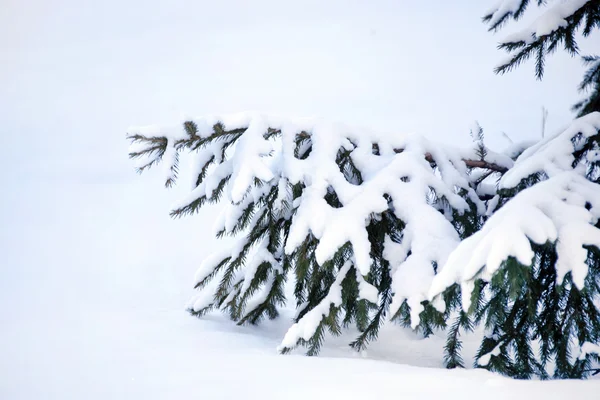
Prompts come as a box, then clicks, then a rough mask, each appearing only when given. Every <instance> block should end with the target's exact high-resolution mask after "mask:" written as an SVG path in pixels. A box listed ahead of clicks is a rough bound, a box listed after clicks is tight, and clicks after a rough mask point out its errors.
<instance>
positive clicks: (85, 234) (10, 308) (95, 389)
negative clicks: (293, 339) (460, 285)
mask: <svg viewBox="0 0 600 400" xmlns="http://www.w3.org/2000/svg"><path fill="white" fill-rule="evenodd" d="M132 175H133V174H132ZM131 178H132V179H134V178H136V177H134V176H131ZM153 178H155V177H152V176H149V177H148V178H147V179H146V177H141V178H138V179H136V182H134V183H132V182H131V181H130V180H126V181H124V182H123V183H92V184H86V183H60V182H58V181H48V180H46V181H45V182H42V181H38V182H35V183H33V182H32V183H31V184H29V185H24V186H22V187H21V188H20V189H19V190H16V191H6V192H5V193H3V207H2V214H0V216H1V217H2V224H1V225H0V244H1V245H0V247H1V250H2V260H3V262H2V271H3V278H2V279H1V280H0V304H2V308H1V309H0V326H1V329H0V398H1V399H83V398H85V399H188V398H198V399H221V398H223V399H231V398H257V399H271V398H273V399H275V398H277V399H295V398H298V399H306V398H311V397H312V398H346V399H354V398H356V399H363V398H366V397H367V396H374V397H377V398H403V399H432V398H442V397H443V398H446V399H471V398H473V399H475V398H486V399H506V398H515V399H526V398H544V399H562V398H565V397H566V396H570V397H573V398H579V399H593V398H594V396H597V393H598V392H599V391H600V380H597V379H596V380H589V381H585V382H582V381H562V382H521V381H512V380H509V379H506V378H503V377H500V376H497V375H494V374H491V373H488V372H485V371H481V370H468V371H460V370H454V371H447V370H444V369H441V368H440V366H441V363H442V360H441V356H442V351H441V348H442V346H443V339H442V338H441V337H440V338H438V337H434V338H429V339H427V340H421V339H420V338H419V337H417V336H415V335H413V334H412V333H411V332H409V331H407V330H404V329H401V328H399V327H388V328H387V329H386V330H385V331H384V332H383V333H382V336H381V338H380V340H379V341H378V342H376V343H375V344H373V345H372V346H371V348H370V349H369V351H368V352H367V353H366V354H362V355H357V354H355V353H353V352H351V351H350V350H349V348H348V347H347V346H346V345H345V344H344V342H345V341H347V340H348V338H336V339H330V340H329V341H328V342H327V344H326V346H325V348H324V350H323V352H322V355H321V356H319V357H313V358H311V357H305V356H303V355H301V354H294V355H287V356H281V355H278V354H277V352H276V347H277V345H278V344H279V342H280V340H281V338H282V336H283V334H284V333H285V329H286V328H287V327H288V326H289V319H288V318H289V316H286V315H284V316H283V317H282V320H281V321H280V322H268V323H265V324H264V325H262V326H260V327H238V326H235V325H233V324H232V323H230V322H229V321H228V320H227V319H225V318H223V317H222V316H220V315H211V316H208V317H206V318H205V319H202V320H198V319H196V318H192V317H190V316H189V315H188V314H187V313H185V312H184V311H183V305H184V304H185V301H186V300H187V298H188V296H189V295H190V294H192V293H193V292H192V291H191V290H190V289H189V286H190V282H191V278H192V276H193V273H194V270H195V269H196V267H197V266H198V264H199V263H200V261H201V259H202V257H203V255H205V254H206V253H207V252H208V251H209V250H210V249H212V248H214V247H215V245H217V244H216V242H214V241H213V240H212V239H210V238H209V237H208V236H207V234H206V231H210V229H207V227H206V226H205V224H206V221H208V220H210V219H211V213H213V211H214V210H207V212H206V213H205V214H204V215H203V216H198V217H194V218H188V219H184V220H176V221H173V220H170V219H169V218H168V216H167V213H166V212H161V211H165V210H166V209H167V207H168V205H169V203H170V199H172V196H171V195H172V193H169V192H167V191H163V190H160V188H157V187H156V186H155V185H153V184H151V183H154V182H151V181H154V179H153ZM473 351H474V349H473V348H472V346H469V345H468V344H467V346H466V353H467V355H468V354H472V353H473Z"/></svg>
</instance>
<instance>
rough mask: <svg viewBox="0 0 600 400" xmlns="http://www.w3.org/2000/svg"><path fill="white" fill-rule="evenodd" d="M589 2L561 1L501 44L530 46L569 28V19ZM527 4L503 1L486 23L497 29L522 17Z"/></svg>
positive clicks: (489, 12)
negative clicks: (509, 21) (512, 19)
mask: <svg viewBox="0 0 600 400" xmlns="http://www.w3.org/2000/svg"><path fill="white" fill-rule="evenodd" d="M588 2H589V0H560V1H554V3H555V4H553V5H552V6H550V7H548V8H547V9H546V10H544V12H543V13H542V14H541V15H539V16H538V17H537V18H536V19H535V20H534V21H533V22H532V23H531V24H530V25H529V26H528V27H527V28H525V29H522V30H519V31H517V32H514V33H512V34H510V35H508V36H506V37H505V38H504V39H503V40H502V41H501V43H518V42H523V43H525V44H530V43H533V42H534V41H536V40H537V39H538V38H540V37H542V36H547V35H550V34H552V33H553V32H555V31H557V30H558V29H560V28H561V27H565V26H567V18H569V17H570V16H572V15H573V14H574V13H576V12H577V11H578V10H579V9H580V8H581V7H583V6H584V5H585V4H586V3H588ZM523 3H527V2H525V1H523V0H503V1H501V2H499V3H498V4H497V5H496V6H495V7H493V8H492V9H491V10H489V11H488V13H487V14H486V21H487V23H488V25H489V26H490V27H491V28H492V29H496V28H497V27H498V26H499V25H501V24H502V23H503V22H504V21H505V20H506V19H507V18H510V17H512V16H517V15H518V16H520V15H521V13H522V12H523V11H524V8H525V5H524V4H523Z"/></svg>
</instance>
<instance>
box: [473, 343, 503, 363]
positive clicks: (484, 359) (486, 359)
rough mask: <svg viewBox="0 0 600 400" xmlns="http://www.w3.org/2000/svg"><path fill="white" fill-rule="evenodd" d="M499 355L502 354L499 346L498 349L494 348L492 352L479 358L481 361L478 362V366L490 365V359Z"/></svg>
mask: <svg viewBox="0 0 600 400" xmlns="http://www.w3.org/2000/svg"><path fill="white" fill-rule="evenodd" d="M498 354H500V345H497V346H496V347H494V348H493V349H492V351H490V352H489V353H486V354H484V355H482V356H481V357H479V360H477V364H479V365H482V366H483V365H488V364H489V363H490V359H491V358H492V356H497V355H498Z"/></svg>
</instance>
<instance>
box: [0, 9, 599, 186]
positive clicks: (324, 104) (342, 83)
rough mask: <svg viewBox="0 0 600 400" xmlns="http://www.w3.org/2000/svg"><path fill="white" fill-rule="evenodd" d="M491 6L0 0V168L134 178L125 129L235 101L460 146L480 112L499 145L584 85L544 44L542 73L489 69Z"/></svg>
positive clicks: (30, 174)
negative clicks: (487, 14) (486, 19)
mask: <svg viewBox="0 0 600 400" xmlns="http://www.w3.org/2000/svg"><path fill="white" fill-rule="evenodd" d="M489 6H490V4H488V2H487V1H483V2H474V1H467V0H463V1H452V2H449V1H441V0H440V1H428V2H417V1H402V0H389V1H357V0H355V1H313V0H308V1H296V2H290V1H281V0H279V1H264V0H254V1H241V0H239V1H228V0H219V1H205V0H201V1H181V0H176V1H169V2H165V1H157V0H146V1H141V0H133V1H121V0H119V1H116V0H105V1H89V0H88V1H86V0H61V1H59V0H55V1H47V0H46V1H42V0H29V1H27V0H2V1H1V2H0V49H1V50H2V51H0V120H1V121H2V128H0V133H1V139H2V143H3V144H4V148H5V149H10V150H9V151H7V152H5V154H4V156H3V157H2V160H1V161H0V166H2V167H3V170H4V171H7V169H8V171H12V172H11V173H10V174H9V175H10V176H9V179H11V180H16V181H20V182H23V181H29V180H34V181H35V180H37V179H38V178H43V179H46V180H47V179H53V180H55V179H57V180H65V179H68V180H72V179H74V180H76V181H77V182H82V181H83V182H95V181H101V182H111V181H123V180H127V181H129V180H133V179H135V177H134V175H133V174H132V173H131V169H132V166H131V164H130V163H129V162H128V161H127V159H126V155H125V153H126V148H127V143H126V142H125V140H124V135H125V131H126V129H127V127H129V126H131V125H140V124H152V123H166V124H172V123H174V122H176V121H179V119H180V117H181V116H182V115H205V114H211V113H218V114H222V113H227V112H237V111H244V110H256V111H261V112H276V113H282V114H290V115H295V116H320V117H325V118H328V119H332V120H335V121H342V122H347V123H351V124H358V125H362V126H368V127H372V128H376V129H384V130H386V131H392V132H419V133H423V134H425V135H428V136H430V137H435V138H439V139H441V140H444V141H446V142H450V143H464V144H468V141H469V136H468V130H469V127H470V126H471V123H472V121H473V120H478V121H479V122H480V123H481V125H482V126H483V127H484V129H485V130H486V133H487V138H488V140H487V142H488V145H490V146H496V147H501V146H504V145H505V144H506V142H505V141H504V140H503V139H502V138H501V137H500V135H499V133H500V132H501V131H505V132H507V133H508V134H509V135H510V136H511V137H513V138H515V139H518V138H531V137H536V136H538V135H539V131H540V115H541V112H540V109H541V106H542V105H544V106H545V107H547V108H548V110H549V121H548V130H549V131H552V130H553V129H557V127H560V126H562V125H563V124H564V123H566V122H568V120H569V118H571V113H570V111H569V108H570V106H571V104H572V103H573V102H575V101H576V100H577V99H578V95H577V93H576V85H577V83H578V82H579V80H580V77H581V71H582V67H581V66H580V63H579V61H578V60H577V59H571V58H570V57H568V56H566V55H564V54H559V55H555V56H552V57H550V58H549V59H548V63H547V73H546V77H545V80H544V81H543V82H541V83H540V82H537V81H535V79H534V76H533V65H532V64H531V63H528V64H527V65H524V66H523V67H522V68H520V69H518V70H517V71H515V72H513V73H511V74H509V75H506V76H496V75H494V74H493V72H492V69H493V66H494V65H495V64H497V63H498V62H499V61H500V60H501V59H502V58H503V57H504V54H503V53H501V52H500V51H498V50H496V48H495V45H496V42H497V40H498V36H494V35H493V34H491V33H488V32H487V31H486V27H485V25H484V24H483V23H482V22H481V19H480V17H481V15H482V14H483V12H484V11H485V10H486V9H487V8H489ZM509 28H510V27H509ZM506 33H508V32H506V31H505V32H501V33H500V35H503V34H506ZM595 39H597V38H595ZM595 39H594V40H595ZM581 44H582V49H583V51H584V53H585V50H586V49H590V48H592V50H593V49H594V47H595V48H596V50H597V49H598V46H597V45H598V42H597V41H596V42H595V43H592V42H591V39H590V40H588V41H586V42H582V43H581ZM2 164H6V165H2ZM40 165H43V168H40Z"/></svg>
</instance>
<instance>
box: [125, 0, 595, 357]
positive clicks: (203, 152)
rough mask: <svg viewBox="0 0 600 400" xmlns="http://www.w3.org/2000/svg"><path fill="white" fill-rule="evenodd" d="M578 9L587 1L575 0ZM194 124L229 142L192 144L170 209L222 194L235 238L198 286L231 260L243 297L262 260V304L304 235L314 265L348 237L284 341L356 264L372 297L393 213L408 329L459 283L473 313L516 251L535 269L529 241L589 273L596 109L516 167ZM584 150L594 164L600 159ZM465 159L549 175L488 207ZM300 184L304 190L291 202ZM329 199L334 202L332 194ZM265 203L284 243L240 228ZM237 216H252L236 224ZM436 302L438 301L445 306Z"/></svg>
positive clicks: (288, 129)
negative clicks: (344, 253) (464, 225)
mask: <svg viewBox="0 0 600 400" xmlns="http://www.w3.org/2000/svg"><path fill="white" fill-rule="evenodd" d="M575 3H577V4H579V3H578V2H576V1H572V2H570V4H571V5H573V4H575ZM507 4H508V3H507ZM507 7H508V6H507ZM560 15H563V14H560ZM217 122H220V123H221V124H222V127H223V128H222V129H221V130H220V131H219V132H217V131H216V130H214V129H213V127H214V126H215V123H217ZM194 123H195V124H196V126H197V127H198V129H197V131H198V133H197V135H198V136H196V137H195V139H194V140H196V139H197V138H198V137H200V138H202V139H204V138H207V137H209V136H210V135H217V134H219V135H223V137H227V135H230V136H229V137H230V139H231V137H234V139H233V141H232V140H230V139H225V140H222V139H221V138H218V139H214V140H212V141H208V142H205V143H203V145H202V146H200V147H199V148H197V149H194V151H195V152H196V154H195V165H194V166H193V168H194V171H195V174H196V176H201V177H202V179H198V182H197V183H199V184H197V185H196V184H195V185H193V189H192V191H191V192H190V193H189V194H188V195H187V196H185V197H184V198H183V199H181V201H180V202H179V203H178V204H177V205H176V206H175V209H176V210H181V209H186V207H191V205H193V204H194V202H197V201H198V200H202V199H205V198H206V199H209V200H211V201H217V200H218V198H221V194H222V197H223V199H224V202H225V203H226V207H225V210H224V211H223V213H222V215H221V217H220V218H219V220H218V221H217V226H216V229H215V230H216V232H219V233H221V234H222V233H226V234H232V233H233V234H239V237H238V239H237V242H236V245H235V246H234V247H233V249H229V250H228V251H227V252H225V253H223V254H219V255H217V256H216V257H214V258H210V259H207V260H205V262H204V263H203V266H202V268H201V269H200V270H199V272H198V274H197V275H196V284H198V285H199V286H203V284H204V282H205V281H206V280H207V278H210V277H212V276H214V275H216V274H217V273H218V272H219V271H218V270H219V269H220V268H222V267H223V266H224V265H226V264H228V263H230V265H231V263H233V265H236V266H237V265H238V264H239V266H237V267H236V271H235V275H234V276H232V277H230V278H231V282H233V283H232V285H233V286H235V289H232V291H231V293H230V294H229V295H230V296H233V295H235V293H240V292H242V293H243V292H245V291H248V289H249V288H250V284H251V281H252V279H253V277H254V275H255V274H256V272H257V270H258V269H259V267H260V266H261V265H262V266H264V265H270V266H271V267H270V269H269V270H268V271H269V272H268V275H267V278H266V280H265V283H264V284H263V286H262V290H259V291H256V294H254V298H253V299H249V301H248V304H247V306H246V313H247V312H249V311H251V310H252V308H253V307H256V306H258V304H260V303H262V302H263V301H264V299H265V296H266V295H267V292H268V291H269V289H270V287H271V286H272V285H273V282H274V279H275V276H276V275H275V274H279V273H282V272H283V270H282V269H281V266H280V265H279V264H280V263H281V260H282V257H283V256H284V255H285V254H287V255H291V254H294V252H295V251H296V250H297V249H298V248H299V247H300V246H301V245H302V244H303V243H305V241H306V240H307V239H310V238H314V239H316V240H317V246H316V249H315V258H316V261H317V263H318V264H319V265H323V264H324V263H325V262H327V261H329V260H331V259H332V258H334V257H335V255H336V253H337V252H338V251H339V250H340V249H341V248H342V247H343V246H345V245H346V244H348V243H349V244H350V245H351V253H352V254H351V257H350V258H349V259H347V261H346V262H345V263H344V264H343V267H342V268H341V269H340V270H339V271H337V275H336V280H335V283H334V284H333V285H332V286H331V287H330V288H329V291H328V294H327V295H326V297H325V298H324V299H323V300H322V301H321V302H320V303H319V304H317V305H316V306H315V307H314V308H313V309H312V310H310V311H309V312H307V313H306V314H305V315H304V316H303V317H302V318H301V319H300V320H298V321H297V323H296V324H294V325H293V326H292V327H291V328H290V330H289V331H288V333H287V334H286V335H285V338H284V340H283V342H282V346H283V347H282V348H290V347H293V346H295V344H296V343H297V342H298V340H300V339H304V340H308V339H309V338H310V337H311V336H312V335H313V334H314V333H315V330H316V329H317V327H318V325H319V323H320V321H321V320H322V318H323V316H324V315H326V314H327V313H328V312H329V310H330V307H331V306H332V305H333V306H339V304H340V302H341V300H340V298H341V282H342V280H343V279H344V277H345V276H346V275H347V273H348V272H349V271H350V269H351V268H355V270H356V276H357V278H356V279H357V283H358V286H359V291H360V297H361V298H363V299H366V300H368V301H369V302H372V303H377V302H378V297H379V293H378V291H377V288H375V287H374V286H372V285H371V284H369V283H368V282H367V281H366V280H365V279H364V277H365V276H367V275H368V274H369V273H370V271H371V269H372V266H373V260H372V258H371V251H372V247H371V246H372V244H371V242H370V241H369V237H368V234H367V229H366V228H367V226H368V225H369V224H370V223H371V221H373V220H377V219H378V218H379V219H380V218H383V217H384V215H387V214H385V213H390V215H393V216H394V217H395V218H397V219H398V220H400V221H401V222H402V224H403V229H402V235H401V237H399V238H397V237H396V238H391V237H389V236H388V237H386V239H385V243H384V251H383V257H384V258H385V259H386V260H387V261H388V262H389V264H390V275H391V277H392V283H391V287H392V292H393V300H392V304H391V306H390V311H389V313H390V315H394V313H395V312H396V311H397V310H398V308H399V307H400V306H401V305H402V304H403V302H404V301H406V302H407V304H408V305H409V306H410V309H411V324H412V326H413V327H416V326H417V325H418V324H419V314H420V313H421V311H422V310H423V305H422V303H423V302H424V301H426V300H431V299H434V297H436V296H437V295H438V294H440V293H441V292H443V291H444V290H445V289H446V288H447V287H449V286H451V285H452V284H454V283H459V284H461V285H462V286H463V307H464V308H465V309H468V308H469V301H470V296H469V295H468V294H470V292H471V289H472V287H473V281H474V279H476V278H482V279H484V280H490V279H491V277H492V275H493V274H494V273H495V272H496V271H497V270H498V269H499V268H500V266H501V264H502V263H503V261H505V260H506V259H507V258H508V257H514V258H516V259H517V260H518V261H519V262H520V263H521V264H523V265H530V264H531V263H532V258H533V251H532V248H531V243H530V242H534V243H538V244H544V243H546V242H556V243H557V246H556V251H557V254H558V262H557V272H558V280H559V282H560V281H562V279H563V278H564V276H565V275H566V274H567V273H568V272H572V276H573V282H574V284H575V285H576V286H577V287H579V288H582V287H583V284H584V280H585V277H586V276H587V265H586V262H585V261H586V256H587V250H586V249H585V248H584V247H583V246H586V245H593V246H600V231H599V230H597V229H596V228H595V227H594V226H593V224H595V223H596V221H597V220H598V218H599V217H600V189H599V186H598V185H596V184H594V183H591V182H590V181H588V180H587V179H586V178H585V177H584V176H582V174H583V173H584V172H585V171H584V167H583V166H582V167H578V168H575V169H574V168H573V163H574V156H573V152H574V151H577V150H580V149H581V148H582V146H583V145H584V144H585V143H587V139H588V138H589V137H591V136H593V135H596V134H597V132H598V130H600V113H593V114H589V115H587V116H585V117H583V118H579V119H577V120H575V121H574V122H573V123H572V125H571V126H570V127H569V128H567V129H566V130H565V131H564V132H563V133H561V134H560V135H557V136H555V137H549V138H547V139H545V140H543V141H541V142H540V143H538V144H535V145H532V146H529V147H528V148H527V149H526V150H524V151H523V152H522V154H521V155H520V156H519V157H518V158H517V160H516V162H514V165H513V161H512V160H511V158H510V157H509V156H507V155H503V154H500V153H494V152H492V151H489V152H487V153H486V155H485V160H482V159H480V157H483V156H482V155H481V154H478V152H477V151H476V149H453V148H450V147H447V146H439V145H436V144H434V143H431V142H429V141H428V140H427V139H426V138H424V137H422V136H419V135H414V134H411V135H399V134H394V135H384V134H380V133H376V132H371V131H368V130H364V129H355V128H351V127H348V126H345V125H340V124H330V123H325V122H322V121H319V120H296V121H292V120H286V119H282V118H274V117H266V116H262V115H257V114H241V115H235V116H231V117H219V118H216V117H207V118H199V119H196V120H194ZM233 130H235V131H233ZM131 132H133V133H136V132H142V130H137V131H136V130H133V131H130V134H132V133H131ZM151 133H152V134H153V136H156V135H158V134H161V135H164V137H165V138H166V139H167V142H166V145H167V148H166V149H168V152H166V153H167V157H168V158H167V157H164V158H165V159H164V160H163V161H166V162H167V167H168V170H169V171H174V169H173V164H174V163H175V162H176V160H177V158H178V152H179V151H181V148H180V147H178V143H183V141H185V140H186V135H185V132H184V133H183V134H182V133H181V129H180V130H179V132H176V131H173V133H172V134H171V133H169V134H166V135H165V130H160V129H159V130H156V129H155V130H153V131H152V132H151ZM187 139H189V138H187ZM162 140H163V142H164V138H163V139H162ZM227 140H229V142H227ZM157 141H158V142H160V140H159V138H157ZM163 142H160V143H163ZM155 143H156V141H155V142H150V143H149V144H148V146H151V145H155ZM225 143H228V144H225ZM229 145H231V146H230V147H224V146H229ZM181 147H184V146H181ZM171 149H172V150H171ZM591 153H592V152H589V154H591ZM596 153H597V152H596ZM596 153H594V154H596ZM589 154H588V161H595V160H596V159H597V158H598V157H597V154H596V156H595V157H596V158H594V156H593V155H592V156H590V155H589ZM149 156H154V155H153V154H150V155H149ZM340 157H347V160H348V162H350V161H351V167H349V166H348V165H346V167H342V166H341V165H340V163H339V160H340ZM590 157H592V158H590ZM465 159H471V160H476V161H478V162H484V161H485V162H488V163H494V164H496V165H499V166H501V167H502V168H504V169H508V172H507V173H505V174H504V176H503V178H502V179H501V180H500V188H504V189H510V188H514V187H515V186H517V185H518V184H519V183H520V182H521V181H522V180H523V179H525V178H527V177H529V176H531V175H533V174H539V175H540V176H541V177H542V178H548V179H547V180H546V181H543V182H541V183H538V184H535V185H533V186H531V187H529V188H527V189H525V190H523V191H522V192H520V193H519V194H517V195H516V196H515V197H514V198H512V199H510V200H509V201H508V202H507V203H506V204H504V205H503V206H502V207H501V208H500V209H499V210H498V211H495V209H496V206H497V204H498V201H499V197H498V196H496V195H495V194H496V193H494V191H493V190H492V189H493V185H490V186H489V187H487V188H486V190H485V194H486V195H492V197H491V198H492V201H491V202H488V203H486V202H485V201H483V200H481V199H480V197H479V195H478V194H477V191H476V189H479V191H480V192H481V188H477V187H476V186H477V184H475V183H474V180H473V179H472V177H471V176H470V173H471V171H474V170H473V169H472V168H469V167H467V165H466V164H465V162H464V160H465ZM582 164H585V163H582ZM203 173H204V174H205V176H204V175H202V174H203ZM475 176H477V175H475ZM169 178H170V179H174V178H175V176H174V175H173V174H171V175H169ZM292 187H294V188H296V189H295V194H294V196H296V197H295V198H294V199H292V190H291V188H292ZM217 189H218V191H217ZM216 194H219V196H216ZM271 194H272V196H271ZM332 195H334V196H335V198H336V202H339V204H337V205H335V204H332V203H331V200H330V201H328V200H326V197H327V196H332ZM269 196H271V197H269ZM467 200H468V201H467ZM267 201H268V202H269V205H273V207H272V211H270V212H272V214H274V215H270V216H269V218H272V219H273V221H281V220H285V221H288V222H289V232H288V233H287V234H286V237H285V238H284V240H282V241H281V243H279V244H277V245H272V244H271V245H268V243H267V241H266V240H263V239H261V240H260V241H257V242H255V243H254V242H253V243H252V246H250V244H249V240H250V239H249V237H248V235H246V233H247V232H249V231H250V230H251V229H252V228H253V227H254V226H256V224H264V223H265V222H264V217H265V216H264V213H263V212H262V211H260V212H259V211H256V210H264V209H265V207H264V206H265V202H267ZM253 207H254V208H253ZM261 207H262V208H261ZM465 212H475V213H476V214H477V215H479V216H482V217H484V216H489V219H488V220H487V222H486V223H485V225H484V226H483V228H482V229H481V230H480V231H479V232H477V233H475V234H474V235H472V236H471V237H469V238H467V239H465V240H463V241H462V242H461V241H460V237H459V233H458V232H457V230H456V229H457V228H456V227H455V225H454V224H453V218H454V216H455V215H461V214H463V213H465ZM275 214H276V215H275ZM242 216H244V217H243V218H245V219H246V220H247V223H244V224H242V225H240V224H239V223H238V221H240V219H242ZM240 226H242V228H240ZM392 239H393V240H392ZM249 247H253V249H250V248H249ZM274 247H276V248H274ZM342 262H343V261H342ZM340 265H341V263H340ZM338 268H339V266H338ZM436 269H437V275H436ZM252 293H255V291H252ZM436 300H439V298H437V299H436ZM226 303H228V301H227V300H226V301H224V302H222V304H226ZM207 304H209V303H207V302H206V301H204V300H203V301H199V302H198V303H197V304H194V306H193V309H194V310H195V311H199V310H200V309H202V308H203V307H206V306H207ZM434 304H435V305H436V308H437V307H438V305H439V304H437V303H434Z"/></svg>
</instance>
